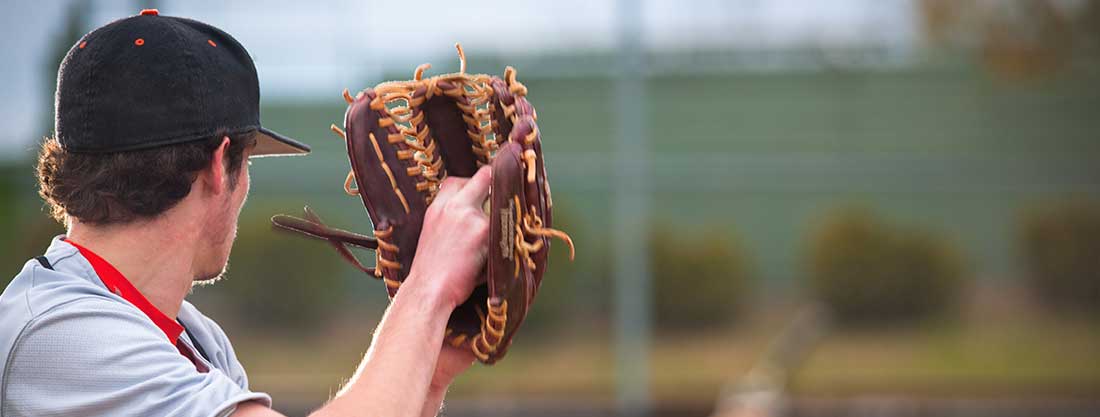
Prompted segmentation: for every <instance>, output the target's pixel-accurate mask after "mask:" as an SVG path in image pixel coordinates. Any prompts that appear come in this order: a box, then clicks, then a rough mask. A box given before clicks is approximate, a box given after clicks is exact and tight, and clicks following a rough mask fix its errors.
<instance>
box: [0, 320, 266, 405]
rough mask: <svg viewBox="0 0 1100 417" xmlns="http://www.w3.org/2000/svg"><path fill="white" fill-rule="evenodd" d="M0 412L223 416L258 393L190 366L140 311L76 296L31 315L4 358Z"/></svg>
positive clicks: (260, 396)
mask: <svg viewBox="0 0 1100 417" xmlns="http://www.w3.org/2000/svg"><path fill="white" fill-rule="evenodd" d="M7 372H8V375H7V377H6V378H5V384H4V385H5V386H4V387H0V389H2V391H0V404H2V405H0V416H3V417H6V416H25V415H35V416H39V415H41V416H47V415H48V416H121V415H131V416H181V417H182V416H186V417H190V416H195V417H199V416H202V417H209V416H225V415H228V414H230V413H232V412H233V411H234V410H235V409H236V406H237V404H238V403H241V402H244V401H259V402H261V403H264V404H267V405H268V406H270V404H271V398H270V397H268V396H267V395H266V394H262V393H254V392H250V391H248V390H247V389H245V388H243V387H242V386H241V385H239V384H238V383H237V382H235V381H233V379H232V378H230V377H229V376H227V375H226V374H225V373H224V372H222V371H221V370H219V369H211V370H210V371H209V372H207V373H200V372H198V371H196V370H195V366H194V364H192V363H191V361H190V360H188V359H186V358H184V357H183V356H182V355H180V353H179V351H178V350H176V348H175V346H174V345H172V344H171V343H169V342H168V340H167V338H166V337H165V336H164V333H163V332H161V331H160V329H158V328H157V327H156V326H154V325H153V324H152V323H151V322H149V319H148V318H146V317H144V316H143V315H141V312H140V311H137V310H135V309H132V308H129V306H126V305H122V304H119V303H118V302H116V301H113V300H106V299H104V300H98V299H90V300H81V301H76V302H73V303H70V304H68V305H65V306H62V307H59V308H57V309H55V310H52V311H50V312H47V313H45V314H43V315H41V316H39V317H38V318H36V319H34V320H33V321H31V322H30V323H29V324H28V325H27V327H26V328H25V329H24V331H23V333H22V334H21V335H20V336H19V339H18V340H17V341H16V343H15V346H14V348H13V349H12V352H11V354H10V357H9V358H8V366H7Z"/></svg>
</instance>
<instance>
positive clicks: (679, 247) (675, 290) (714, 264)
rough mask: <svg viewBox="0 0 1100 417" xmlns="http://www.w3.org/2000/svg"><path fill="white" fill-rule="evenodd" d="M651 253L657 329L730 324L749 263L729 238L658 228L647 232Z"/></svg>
mask: <svg viewBox="0 0 1100 417" xmlns="http://www.w3.org/2000/svg"><path fill="white" fill-rule="evenodd" d="M650 253H651V254H652V258H651V259H652V268H653V270H652V272H653V287H654V288H653V290H654V296H655V298H656V299H655V301H654V308H655V320H656V323H657V325H658V326H660V327H661V328H663V329H668V330H671V329H685V330H695V329H702V328H711V327H717V326H722V325H728V324H730V323H732V322H733V321H734V320H735V319H736V318H737V314H738V312H739V311H740V310H741V309H742V308H743V307H744V306H745V304H746V301H747V300H748V292H749V290H750V288H749V287H750V285H749V281H750V278H749V277H750V270H751V268H750V266H749V261H748V259H747V256H746V255H745V254H744V252H743V251H742V249H741V247H740V246H739V245H738V244H737V242H736V240H735V239H734V238H733V237H731V236H729V235H726V234H720V233H716V232H707V233H699V234H691V233H683V232H681V233H680V234H676V233H673V232H672V231H671V230H669V229H663V228H657V229H654V230H653V232H652V234H651V236H650Z"/></svg>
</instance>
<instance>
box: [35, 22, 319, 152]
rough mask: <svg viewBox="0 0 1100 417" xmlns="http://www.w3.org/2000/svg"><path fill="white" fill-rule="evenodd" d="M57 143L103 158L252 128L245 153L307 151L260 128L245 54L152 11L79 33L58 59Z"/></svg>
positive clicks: (224, 36)
mask: <svg viewBox="0 0 1100 417" xmlns="http://www.w3.org/2000/svg"><path fill="white" fill-rule="evenodd" d="M54 106H55V113H54V114H55V119H54V131H55V134H56V135H57V140H58V142H59V143H60V145H61V147H62V148H63V149H65V150H67V151H71V152H77V153H107V152H122V151H130V150H138V149H148V148H155V147H158V146H165V145H173V144H179V143H186V142H191V141H195V140H201V139H206V138H209V137H211V136H214V135H215V134H218V133H219V132H224V133H225V134H237V133H244V132H248V131H256V136H257V140H256V148H255V149H254V151H253V153H252V156H274V155H298V154H306V153H309V151H310V147H309V145H306V144H304V143H301V142H299V141H296V140H294V139H291V138H288V137H286V136H283V135H280V134H278V133H275V132H273V131H271V130H269V129H265V128H264V127H262V126H260V85H259V81H258V79H257V77H256V66H255V64H253V62H252V57H251V56H249V55H248V51H246V50H245V49H244V47H243V46H241V44H240V43H239V42H237V40H236V39H233V37H232V36H229V34H228V33H225V32H223V31H222V30H220V29H218V28H216V27H213V26H210V25H208V24H205V23H202V22H199V21H195V20H191V19H184V18H180V17H170V16H161V15H160V13H159V12H158V11H157V10H156V9H146V10H142V11H141V14H139V15H137V16H132V17H127V18H124V19H120V20H116V21H114V22H111V23H109V24H107V25H105V26H103V27H101V28H99V29H96V30H93V31H92V32H90V33H88V34H87V35H84V37H82V38H81V39H80V40H79V41H77V43H76V44H75V45H73V47H72V49H69V53H68V54H66V55H65V59H64V60H63V61H61V67H60V68H59V69H58V71H57V96H56V97H55V100H54Z"/></svg>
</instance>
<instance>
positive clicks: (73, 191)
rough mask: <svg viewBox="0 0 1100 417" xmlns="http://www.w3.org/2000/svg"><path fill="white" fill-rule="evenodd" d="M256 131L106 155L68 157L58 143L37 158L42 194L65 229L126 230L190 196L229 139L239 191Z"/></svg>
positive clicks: (229, 162) (49, 143) (49, 142)
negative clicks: (71, 223) (73, 223)
mask: <svg viewBox="0 0 1100 417" xmlns="http://www.w3.org/2000/svg"><path fill="white" fill-rule="evenodd" d="M254 134H255V131H251V132H246V133H241V134H233V135H226V134H224V133H219V134H215V135H214V136H211V137H210V138H207V139H203V140H198V141H195V142H188V143H184V144H179V145H171V146H163V147H157V148H152V149H143V150H136V151H126V152H114V153H105V154H87V153H75V152H69V151H66V150H64V149H62V148H61V145H60V144H59V143H58V141H57V139H55V138H47V139H46V140H45V141H43V143H42V150H41V151H40V152H39V155H38V167H37V175H38V194H39V195H41V196H42V198H43V199H45V200H46V203H47V204H48V205H49V206H50V214H51V215H53V217H54V219H57V221H59V222H61V223H63V224H64V223H66V219H67V218H68V217H74V218H76V219H79V220H80V221H82V222H86V223H92V224H99V225H107V224H122V223H129V222H131V221H134V220H137V219H141V218H151V217H155V216H157V215H159V214H161V213H163V212H164V211H166V210H168V209H170V208H172V207H173V206H175V205H176V204H177V203H179V202H180V200H182V199H183V198H184V197H186V196H187V194H189V193H190V192H191V183H193V182H194V181H195V178H196V177H197V176H198V172H199V171H201V170H202V169H203V168H204V167H206V165H207V164H209V163H210V158H211V157H213V154H214V151H215V150H217V149H218V146H220V145H221V143H222V138H223V137H225V136H229V148H228V149H227V151H226V168H227V171H228V172H229V174H230V175H229V178H230V183H229V185H230V187H236V185H237V184H236V182H237V181H236V180H237V175H236V174H237V173H238V172H239V171H240V168H241V164H242V163H243V161H244V157H243V156H244V150H245V149H247V148H248V147H249V146H251V145H252V144H253V143H255V137H254Z"/></svg>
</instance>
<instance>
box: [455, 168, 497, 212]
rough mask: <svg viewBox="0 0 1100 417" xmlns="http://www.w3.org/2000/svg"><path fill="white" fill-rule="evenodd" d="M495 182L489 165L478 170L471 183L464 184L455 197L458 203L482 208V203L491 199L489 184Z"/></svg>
mask: <svg viewBox="0 0 1100 417" xmlns="http://www.w3.org/2000/svg"><path fill="white" fill-rule="evenodd" d="M492 181H493V170H492V168H490V166H489V165H486V166H483V167H481V169H479V170H477V173H476V174H474V176H473V177H472V178H470V180H469V181H467V182H466V183H465V184H463V186H462V189H461V190H458V191H457V193H456V194H455V195H454V197H453V198H454V199H455V202H456V203H459V204H467V205H472V206H476V207H481V203H483V202H484V201H485V199H487V198H489V184H490V183H492Z"/></svg>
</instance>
